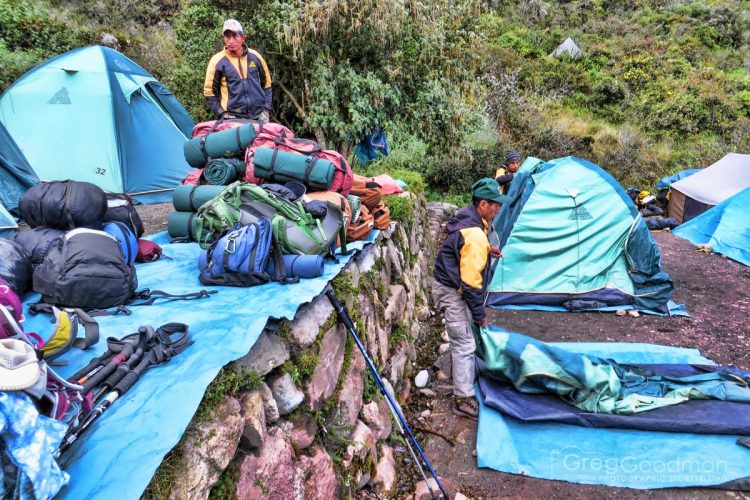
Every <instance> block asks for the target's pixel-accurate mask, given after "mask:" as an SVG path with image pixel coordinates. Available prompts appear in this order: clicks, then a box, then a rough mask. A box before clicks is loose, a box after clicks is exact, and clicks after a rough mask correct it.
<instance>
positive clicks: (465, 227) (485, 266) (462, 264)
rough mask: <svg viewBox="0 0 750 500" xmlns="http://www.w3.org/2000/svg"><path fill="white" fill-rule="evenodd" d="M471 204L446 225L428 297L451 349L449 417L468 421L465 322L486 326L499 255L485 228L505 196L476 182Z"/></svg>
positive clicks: (470, 349) (471, 372)
mask: <svg viewBox="0 0 750 500" xmlns="http://www.w3.org/2000/svg"><path fill="white" fill-rule="evenodd" d="M471 191H472V203H471V204H470V205H468V206H466V207H464V208H462V209H461V210H459V211H458V212H456V215H455V216H454V217H453V218H451V219H450V220H449V221H448V225H447V229H448V236H447V237H446V238H445V242H443V246H442V247H441V248H440V252H439V253H438V256H437V259H436V261H435V271H434V273H433V276H434V281H433V285H432V298H433V301H434V302H435V305H436V306H437V307H438V308H439V309H440V310H441V311H442V312H443V315H444V316H445V328H446V330H447V332H448V337H449V339H450V345H451V361H452V372H453V397H454V399H453V408H452V410H453V413H454V414H456V415H458V416H462V417H468V418H472V419H476V418H477V417H478V415H479V407H478V405H477V401H476V399H474V377H475V371H476V368H475V360H474V350H475V348H476V346H475V344H474V334H473V332H472V327H471V323H470V322H471V321H473V322H474V323H476V324H477V325H479V326H485V325H486V324H487V318H486V316H485V312H484V299H485V296H486V294H487V284H488V283H489V279H490V259H491V257H501V256H502V254H501V253H500V250H499V249H498V248H495V247H491V246H490V242H489V240H488V239H487V229H488V228H489V225H490V224H491V223H492V221H493V220H494V218H495V216H496V215H497V213H498V211H499V210H500V204H501V203H503V202H505V201H508V200H509V198H508V197H507V196H504V195H502V194H500V187H499V186H498V184H497V181H495V180H494V179H490V178H484V179H480V180H478V181H477V182H475V183H474V185H473V186H472V187H471Z"/></svg>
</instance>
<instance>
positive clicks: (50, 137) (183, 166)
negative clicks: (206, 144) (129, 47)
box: [0, 46, 193, 202]
mask: <svg viewBox="0 0 750 500" xmlns="http://www.w3.org/2000/svg"><path fill="white" fill-rule="evenodd" d="M0 122H2V123H3V124H4V125H5V127H6V128H7V130H8V132H9V133H10V135H11V136H12V137H13V139H14V140H15V142H16V143H17V144H18V146H19V147H20V149H21V151H22V152H23V154H24V155H25V156H26V158H27V159H28V161H29V163H30V164H31V166H32V168H33V169H34V171H35V172H36V174H37V175H38V176H39V177H40V178H41V179H42V180H54V179H74V180H79V181H87V182H92V183H94V184H96V185H98V186H99V187H101V188H102V189H104V190H105V191H109V192H117V193H123V192H124V193H131V194H137V193H146V194H143V195H141V196H140V197H139V198H138V199H139V200H140V201H143V202H155V201H167V200H168V199H169V196H170V195H169V193H168V192H167V191H168V190H171V189H173V188H174V187H175V186H176V185H177V184H179V182H180V181H181V180H182V179H183V178H184V177H185V175H186V174H187V172H188V171H189V170H190V167H189V166H188V164H187V163H186V162H185V159H184V157H183V152H182V146H183V144H184V142H185V140H186V138H187V137H189V136H190V134H191V130H192V127H193V120H192V119H191V118H190V116H189V115H188V113H187V111H185V108H183V107H182V105H181V104H180V103H179V101H177V99H176V98H175V97H174V96H173V95H172V94H171V93H170V92H169V91H168V90H167V89H166V88H165V87H164V86H163V85H162V84H161V83H159V82H158V81H157V80H156V79H155V78H154V77H153V76H151V75H150V74H149V73H148V72H146V71H145V70H144V69H143V68H141V67H140V66H138V65H137V64H135V63H134V62H133V61H131V60H130V59H128V58H127V57H125V56H124V55H122V54H120V53H119V52H117V51H115V50H112V49H109V48H106V47H101V46H94V47H85V48H81V49H76V50H73V51H70V52H66V53H65V54H62V55H59V56H57V57H54V58H52V59H50V60H48V61H46V62H44V63H42V64H40V65H39V66H36V67H35V68H33V69H31V70H30V71H29V72H27V73H26V74H25V75H23V76H22V77H21V78H19V79H18V80H17V81H16V82H15V83H13V85H11V87H10V88H8V90H7V91H6V92H5V93H4V94H3V95H2V96H1V97H0Z"/></svg>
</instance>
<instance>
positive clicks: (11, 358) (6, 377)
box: [0, 339, 40, 391]
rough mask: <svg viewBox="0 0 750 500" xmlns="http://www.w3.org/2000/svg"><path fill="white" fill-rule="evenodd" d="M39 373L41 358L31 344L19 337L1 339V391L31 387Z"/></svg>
mask: <svg viewBox="0 0 750 500" xmlns="http://www.w3.org/2000/svg"><path fill="white" fill-rule="evenodd" d="M39 373H40V368H39V360H38V359H37V356H36V352H34V349H33V348H32V347H31V346H30V345H29V344H27V343H26V342H23V341H22V340H17V339H2V340H0V391H19V390H21V389H26V388H28V387H31V386H32V385H34V384H35V383H36V381H37V379H39Z"/></svg>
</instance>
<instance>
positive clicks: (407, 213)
mask: <svg viewBox="0 0 750 500" xmlns="http://www.w3.org/2000/svg"><path fill="white" fill-rule="evenodd" d="M383 202H384V203H385V205H386V206H387V207H388V209H389V210H390V212H391V220H393V221H396V222H402V223H404V224H407V225H409V224H411V223H412V222H413V219H414V203H415V201H414V200H413V199H412V198H411V197H406V196H384V197H383Z"/></svg>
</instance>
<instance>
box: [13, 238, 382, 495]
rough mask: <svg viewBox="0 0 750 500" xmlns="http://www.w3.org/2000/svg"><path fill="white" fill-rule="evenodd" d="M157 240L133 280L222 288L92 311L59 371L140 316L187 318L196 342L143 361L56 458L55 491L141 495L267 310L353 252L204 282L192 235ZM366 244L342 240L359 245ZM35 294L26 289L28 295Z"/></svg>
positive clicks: (45, 322) (35, 320)
mask: <svg viewBox="0 0 750 500" xmlns="http://www.w3.org/2000/svg"><path fill="white" fill-rule="evenodd" d="M373 237H374V236H373ZM154 241H155V242H156V243H158V244H159V245H161V246H162V248H163V250H164V256H165V257H162V258H161V259H160V260H158V261H156V262H153V263H149V264H140V265H138V266H137V270H138V280H139V287H138V288H139V289H144V288H149V289H151V290H163V291H167V292H169V293H175V294H178V293H187V292H195V291H198V290H201V289H212V290H213V289H215V290H219V292H218V293H217V294H214V295H211V297H210V298H209V299H205V298H204V299H200V300H192V301H179V300H177V301H171V302H168V301H166V302H165V301H161V302H156V303H155V304H154V305H153V306H145V307H136V308H133V314H132V315H131V316H125V315H118V316H108V317H101V318H98V321H99V324H100V326H101V336H102V338H101V340H100V342H99V343H98V344H97V345H95V346H94V347H92V348H91V349H89V350H87V351H80V350H77V349H73V350H72V351H70V352H69V353H67V354H66V355H65V356H64V357H63V358H62V359H63V360H64V361H67V362H68V365H67V366H64V367H62V368H60V369H59V372H60V374H61V375H63V376H70V375H72V374H73V373H74V372H75V371H76V370H77V369H79V368H80V367H81V366H83V365H84V364H85V363H86V362H87V361H88V360H89V359H91V358H92V357H94V356H98V355H100V354H101V353H102V352H103V351H104V350H105V348H106V345H105V342H104V339H105V338H106V337H107V336H115V337H123V336H125V335H127V334H129V333H133V332H136V331H137V329H138V327H139V326H140V325H145V324H150V325H153V326H154V327H155V328H156V327H159V326H161V325H162V324H165V323H168V322H181V323H187V324H188V325H189V326H190V337H191V339H192V340H193V341H194V342H195V343H194V344H193V345H192V346H190V347H189V348H188V349H186V350H185V351H184V352H182V353H181V354H179V355H178V356H176V357H175V358H173V359H172V360H171V361H169V363H167V364H164V365H161V366H157V367H154V368H152V369H151V370H149V371H148V372H147V373H146V374H145V375H144V377H143V378H142V379H141V380H140V381H139V382H138V383H137V384H136V385H135V386H134V387H133V388H132V389H131V390H130V391H129V392H128V393H127V394H126V395H124V396H123V397H122V398H121V399H120V400H118V401H117V402H116V403H115V404H114V405H112V407H111V408H110V409H109V410H108V411H107V412H106V413H105V414H104V416H102V418H100V419H99V420H97V421H96V423H94V424H93V425H92V427H91V428H90V429H89V430H88V431H86V434H85V437H84V438H82V439H80V440H79V441H78V442H77V444H75V445H74V446H73V447H72V448H71V449H70V450H69V453H67V454H66V455H65V456H64V457H63V460H62V465H63V467H64V468H65V470H66V471H67V472H69V473H70V476H71V480H70V483H69V484H68V486H67V487H65V488H64V489H63V490H62V491H61V493H60V495H59V497H60V498H70V499H73V498H75V499H79V498H133V499H137V498H139V497H140V496H141V494H142V493H143V491H144V489H145V488H146V486H147V485H148V483H149V481H150V480H151V477H152V476H153V473H154V471H155V470H156V469H157V467H158V466H159V465H160V464H161V462H162V459H163V458H164V455H165V454H166V453H167V452H168V451H169V450H170V449H171V448H172V447H173V446H174V445H175V444H177V442H178V441H179V440H180V438H181V437H182V434H183V433H184V431H185V429H186V428H187V425H188V424H189V422H190V420H191V419H192V417H193V414H194V413H195V411H196V409H197V408H198V404H199V403H200V401H201V398H202V397H203V393H204V391H205V389H206V387H207V386H208V384H209V383H210V382H211V381H212V380H213V379H214V378H215V377H216V375H217V373H218V372H219V370H220V369H221V368H222V367H223V366H224V365H226V364H227V363H229V362H231V361H233V360H236V359H238V358H240V357H242V356H244V355H245V354H247V353H248V352H249V350H250V348H251V347H252V346H253V344H254V343H255V341H256V340H257V339H258V337H259V335H260V333H261V332H262V330H263V327H264V326H265V325H266V322H267V320H268V318H269V317H274V318H288V319H292V318H293V317H294V315H295V313H296V311H297V308H298V306H299V305H300V304H303V303H305V302H309V301H311V300H312V299H313V298H314V297H316V296H317V295H318V294H319V293H320V292H321V291H322V290H323V289H324V287H325V286H326V284H327V283H328V281H329V280H331V279H332V278H333V277H334V276H336V274H338V273H339V271H340V270H341V269H342V268H343V267H344V265H345V264H346V263H347V262H348V261H349V259H350V258H351V256H343V257H342V256H339V263H338V264H333V263H326V266H325V274H324V275H323V276H322V277H321V278H317V279H311V280H301V281H300V282H299V283H297V284H293V285H281V284H278V283H270V284H267V285H263V286H259V287H252V288H232V287H205V286H203V285H201V283H200V282H199V281H198V267H197V261H198V254H199V251H200V249H199V247H198V244H197V243H185V244H169V243H168V239H167V236H166V233H160V234H159V235H156V237H155V238H154ZM365 244H366V243H365V242H355V243H352V244H351V245H348V247H349V248H350V249H355V250H358V249H361V248H362V247H363V246H364V245H365ZM167 257H168V258H167ZM37 298H38V296H27V297H25V299H26V300H25V303H27V304H28V303H29V302H33V301H35V300H36V299H37ZM26 317H27V318H28V320H27V321H26V322H25V323H24V327H25V329H26V331H42V332H47V331H48V330H49V328H50V324H49V320H50V318H49V316H36V317H33V316H30V315H29V314H28V313H27V315H26Z"/></svg>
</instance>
